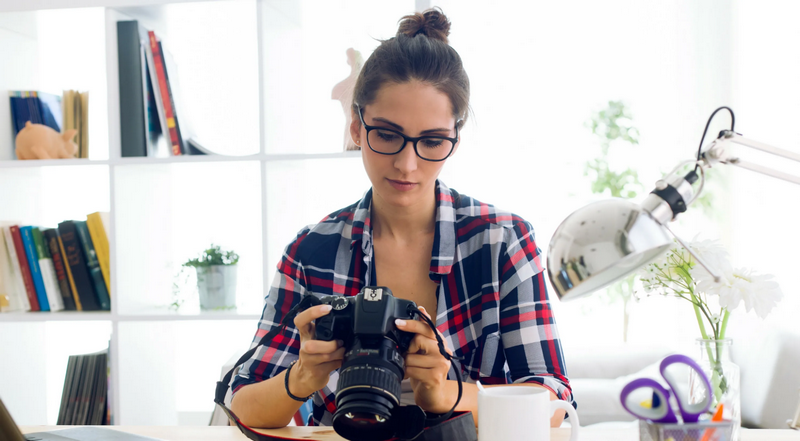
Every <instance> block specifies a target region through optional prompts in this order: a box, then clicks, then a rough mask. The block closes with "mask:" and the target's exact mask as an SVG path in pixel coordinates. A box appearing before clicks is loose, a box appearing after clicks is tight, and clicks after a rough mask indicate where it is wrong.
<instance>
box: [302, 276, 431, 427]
mask: <svg viewBox="0 0 800 441" xmlns="http://www.w3.org/2000/svg"><path fill="white" fill-rule="evenodd" d="M320 301H321V303H322V304H328V305H331V306H332V307H333V308H332V309H331V311H330V312H329V313H328V314H327V315H325V316H322V317H320V318H318V319H316V322H315V329H314V337H315V338H316V339H317V340H325V341H331V340H342V341H343V342H344V348H345V353H344V360H343V361H342V366H341V367H340V368H339V380H338V382H337V386H336V412H335V413H334V414H333V428H334V429H335V430H336V432H337V433H338V434H339V435H341V436H343V437H344V438H347V439H349V440H352V441H362V440H363V441H367V440H369V441H374V440H384V439H389V438H392V437H394V436H395V435H397V434H402V433H404V432H406V431H410V432H409V433H415V434H416V433H419V432H420V431H421V430H422V426H421V425H420V424H422V422H424V413H422V411H421V410H420V409H419V408H418V407H416V406H414V409H411V408H410V407H409V406H400V383H401V382H402V381H403V377H404V376H405V360H404V358H403V354H404V353H405V352H407V351H408V348H409V345H410V344H411V340H412V339H413V338H414V335H415V334H414V333H410V332H405V331H401V330H399V329H397V327H396V325H395V320H396V319H403V320H414V314H415V313H416V312H417V311H418V310H417V305H416V304H415V303H414V302H412V301H409V300H403V299H398V298H396V297H394V296H393V295H392V291H391V290H390V289H389V288H386V287H383V286H367V287H364V288H363V289H362V290H361V292H360V293H359V294H358V295H356V296H353V297H343V296H326V297H322V298H321V299H320ZM415 409H416V410H417V413H414V410H415ZM412 415H417V418H416V420H415V421H416V423H414V424H412V420H414V419H413V418H412ZM419 415H421V417H420V416H419ZM420 418H421V419H420ZM412 426H419V427H412Z"/></svg>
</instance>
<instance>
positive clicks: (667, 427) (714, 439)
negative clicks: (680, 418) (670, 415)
mask: <svg viewBox="0 0 800 441" xmlns="http://www.w3.org/2000/svg"><path fill="white" fill-rule="evenodd" d="M732 430H733V423H732V422H731V421H720V422H716V423H712V422H710V421H707V422H701V423H691V424H657V423H651V422H649V421H645V420H639V440H640V441H731V432H732Z"/></svg>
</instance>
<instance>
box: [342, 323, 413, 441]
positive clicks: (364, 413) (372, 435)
mask: <svg viewBox="0 0 800 441" xmlns="http://www.w3.org/2000/svg"><path fill="white" fill-rule="evenodd" d="M403 374H404V365H403V358H402V357H401V356H400V354H399V353H398V351H397V345H396V343H395V342H394V341H392V340H391V339H389V338H387V337H380V338H377V339H375V340H368V341H362V340H361V339H360V338H358V337H356V338H355V339H354V341H353V346H352V348H351V349H350V351H348V352H347V353H346V354H345V359H344V362H343V363H342V367H341V368H340V369H339V381H338V384H337V390H336V412H335V413H334V414H333V427H334V429H335V430H336V432H337V433H339V434H340V435H342V436H343V437H345V438H347V439H349V440H353V441H361V440H365V441H366V440H382V439H389V438H391V437H392V436H393V434H394V432H395V428H394V427H393V425H392V424H391V421H390V420H391V415H392V411H393V410H394V409H395V407H397V406H399V405H400V382H401V381H402V380H403Z"/></svg>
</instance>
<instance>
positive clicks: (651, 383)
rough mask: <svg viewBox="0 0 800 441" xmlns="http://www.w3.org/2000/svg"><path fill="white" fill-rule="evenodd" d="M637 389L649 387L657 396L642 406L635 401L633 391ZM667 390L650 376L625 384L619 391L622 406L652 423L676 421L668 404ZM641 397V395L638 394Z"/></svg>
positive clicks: (637, 416)
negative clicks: (650, 403)
mask: <svg viewBox="0 0 800 441" xmlns="http://www.w3.org/2000/svg"><path fill="white" fill-rule="evenodd" d="M639 389H649V390H652V391H653V394H656V395H657V396H658V400H656V399H654V400H653V402H652V405H651V406H650V407H645V406H642V404H641V403H639V402H638V401H637V398H636V394H634V393H633V392H634V391H637V390H639ZM669 395H670V393H669V391H668V390H667V389H665V388H664V386H662V385H661V383H659V382H658V381H656V380H653V379H650V378H638V379H636V380H633V381H631V382H630V383H628V384H626V385H625V387H624V388H622V392H621V393H620V401H621V402H622V407H624V408H625V410H627V411H628V412H629V413H630V414H631V415H633V416H635V417H636V418H639V419H641V420H650V421H652V422H654V423H677V422H678V418H677V417H676V416H675V413H674V412H673V411H672V408H670V405H669ZM639 397H641V395H639Z"/></svg>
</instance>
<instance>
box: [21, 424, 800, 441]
mask: <svg viewBox="0 0 800 441" xmlns="http://www.w3.org/2000/svg"><path fill="white" fill-rule="evenodd" d="M103 427H105V428H110V429H114V430H121V431H124V432H130V433H135V434H137V435H143V436H150V437H153V438H160V439H163V440H166V441H247V440H248V438H247V437H246V436H244V435H242V433H241V432H239V429H238V428H236V427H229V426H103ZM59 428H67V426H62V427H59V426H23V427H21V429H22V433H33V432H44V431H48V430H56V429H59ZM260 432H263V433H266V434H269V435H274V436H282V437H287V438H300V439H307V440H318V441H346V440H344V438H342V437H340V436H339V435H337V434H336V432H334V431H333V428H330V427H284V428H282V429H273V430H260ZM581 439H582V440H583V441H638V440H639V435H638V432H637V430H636V429H618V428H614V429H612V428H591V427H589V428H583V429H582V430H581ZM550 440H551V441H567V440H569V429H551V431H550ZM741 441H800V431H796V430H788V429H787V430H748V429H742V437H741Z"/></svg>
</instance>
